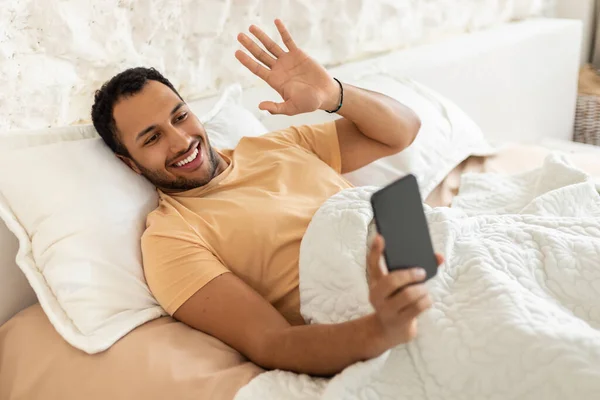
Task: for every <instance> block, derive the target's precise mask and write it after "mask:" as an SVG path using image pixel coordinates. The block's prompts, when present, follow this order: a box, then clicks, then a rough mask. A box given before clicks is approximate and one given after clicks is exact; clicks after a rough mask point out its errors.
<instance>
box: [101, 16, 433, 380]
mask: <svg viewBox="0 0 600 400" xmlns="http://www.w3.org/2000/svg"><path fill="white" fill-rule="evenodd" d="M275 24H276V26H277V29H278V31H279V33H280V34H281V37H282V39H283V43H284V44H285V45H286V47H287V51H284V50H283V49H282V48H281V47H280V46H279V45H277V44H276V43H275V42H274V41H273V40H271V38H269V37H268V36H267V35H266V34H265V33H264V32H263V31H261V30H260V29H259V28H257V27H255V26H251V27H250V32H251V33H252V34H253V35H254V36H255V37H256V38H257V39H258V40H259V41H260V42H261V43H262V44H263V45H264V47H265V48H266V49H267V50H268V52H267V51H265V50H263V49H261V47H259V46H258V45H257V44H256V43H255V42H254V41H253V40H252V39H250V38H249V37H248V36H247V35H245V34H240V35H239V36H238V40H239V41H240V42H241V44H242V45H243V46H244V47H245V48H246V49H247V50H248V51H249V52H250V53H251V54H252V55H253V56H254V57H255V59H256V60H258V61H259V62H260V63H259V62H257V61H256V60H255V59H252V58H251V57H250V56H248V55H247V54H246V53H244V52H242V51H237V52H236V54H235V56H236V58H237V59H238V60H239V61H240V62H241V63H242V64H243V65H244V66H246V67H247V68H248V69H249V70H250V71H252V72H253V73H254V74H256V75H257V76H259V77H260V78H262V79H263V80H265V81H266V82H267V83H268V84H269V85H271V87H273V88H274V89H275V90H276V91H277V92H278V93H279V94H280V95H281V96H282V98H283V100H284V101H283V102H282V103H274V102H268V101H267V102H263V103H261V104H260V105H259V107H260V108H261V109H263V110H267V111H269V112H271V113H273V114H286V115H295V114H300V113H305V112H311V111H314V110H317V109H321V110H328V111H334V110H335V111H337V112H338V113H339V114H340V115H341V116H342V118H340V119H338V120H336V121H335V122H330V123H326V124H321V125H315V126H301V127H292V128H289V129H285V130H283V131H279V132H272V133H269V134H267V135H264V136H262V137H258V138H244V139H242V141H241V142H240V143H239V145H238V146H237V147H236V148H235V149H233V150H220V151H219V150H216V149H214V148H212V147H211V145H210V140H209V138H208V137H207V135H206V132H205V131H204V129H203V127H202V125H201V124H200V122H199V120H198V118H197V117H196V116H195V115H193V114H192V113H191V111H190V109H189V108H188V106H187V104H186V103H185V102H184V101H183V100H182V99H181V97H180V96H179V94H178V93H177V91H176V90H175V89H174V88H173V86H172V85H171V84H170V83H169V81H168V80H166V79H165V78H164V77H163V76H162V75H160V74H159V73H158V72H156V71H155V70H152V69H145V68H135V69H131V70H127V71H125V72H123V73H121V74H119V75H117V76H115V77H114V78H113V79H111V80H110V81H109V82H107V83H106V84H105V85H103V87H102V88H101V89H100V90H99V91H98V92H97V93H96V97H95V104H94V106H93V107H92V118H93V121H94V125H95V127H96V129H97V130H98V132H99V133H100V135H101V136H102V137H103V138H104V140H105V141H106V143H107V144H108V145H109V146H110V147H111V148H112V149H113V150H114V151H115V153H116V154H117V156H118V157H119V158H120V159H121V160H122V161H123V162H125V163H126V164H127V165H128V166H129V167H131V168H132V169H133V170H134V171H135V172H137V173H139V174H142V175H144V176H145V177H146V178H147V179H148V180H150V182H152V183H153V184H154V185H156V187H157V188H158V191H159V197H160V204H159V207H158V208H157V209H156V210H155V211H153V212H152V213H151V214H150V215H149V216H148V219H147V229H146V232H145V233H144V235H143V238H142V252H143V260H144V272H145V275H146V279H147V282H148V284H149V286H150V289H151V290H152V292H153V294H154V295H155V297H156V298H157V300H158V301H159V303H160V304H161V305H162V306H163V307H164V308H165V310H166V311H167V312H168V313H169V314H171V315H173V316H174V317H175V318H176V319H178V320H180V321H182V322H184V323H186V324H187V325H189V326H191V327H193V328H195V329H198V330H201V331H203V332H206V333H208V334H210V335H213V336H214V337H217V338H219V339H220V340H222V341H223V342H225V343H227V344H229V345H231V346H232V347H234V348H235V349H237V350H238V351H240V352H241V353H242V354H244V355H246V356H247V357H248V358H249V359H250V360H252V361H254V362H255V363H256V364H258V365H260V366H262V367H265V368H279V369H286V370H291V371H295V372H300V373H308V374H313V375H330V374H334V373H337V372H339V371H341V370H342V369H343V368H345V367H346V366H348V365H350V364H352V363H354V362H356V361H360V360H365V359H368V358H372V357H374V356H377V355H379V354H381V353H382V352H383V351H385V350H387V349H389V348H391V347H393V346H395V345H397V344H400V343H405V342H407V341H409V340H411V339H412V338H414V337H415V335H416V322H415V318H416V317H417V316H418V315H419V314H420V313H421V312H423V311H424V310H426V309H427V308H428V307H430V305H431V301H430V299H429V296H428V294H427V291H426V289H425V286H424V285H423V284H421V283H420V282H421V281H422V280H423V277H424V272H423V271H422V270H421V269H419V268H414V269H410V270H406V271H399V272H393V273H391V274H388V273H387V271H385V270H384V269H382V268H381V267H380V264H379V260H380V256H381V253H382V250H383V241H382V239H381V237H378V238H377V239H376V240H375V241H374V243H373V245H372V248H371V249H370V252H369V256H368V268H369V275H370V276H369V279H370V300H371V302H372V304H373V306H374V308H375V310H376V311H375V312H374V313H373V314H372V315H369V316H366V317H364V318H360V319H357V320H354V321H350V322H346V323H342V324H334V325H311V326H307V325H304V321H303V319H302V317H301V315H300V309H299V308H300V305H299V290H298V258H299V248H300V241H301V239H302V236H303V235H304V232H305V230H306V228H307V226H308V223H309V222H310V219H311V218H312V216H313V214H314V213H315V212H316V211H317V209H318V208H319V207H320V206H321V204H322V203H323V202H324V201H325V200H326V199H327V198H329V197H330V196H331V195H333V194H335V193H337V192H339V191H341V190H343V189H345V188H348V187H350V185H349V184H348V183H347V182H346V181H345V180H344V179H343V178H342V176H341V175H340V174H342V173H346V172H350V171H353V170H355V169H358V168H360V167H362V166H364V165H367V164H369V163H370V162H372V161H374V160H377V159H379V158H381V157H385V156H389V155H392V154H395V153H398V152H400V151H402V150H403V149H404V148H406V147H407V146H408V145H409V144H410V143H411V142H412V141H413V140H414V138H415V136H416V135H417V132H418V131H419V128H420V121H419V119H418V117H417V116H416V115H415V114H414V113H413V112H412V111H411V110H410V109H408V108H407V107H405V106H403V105H402V104H400V103H398V102H397V101H395V100H393V99H391V98H388V97H386V96H384V95H382V94H379V93H374V92H370V91H367V90H363V89H359V88H356V87H353V86H351V85H348V84H342V83H339V82H338V81H336V80H334V79H333V78H332V77H330V76H329V74H328V73H327V71H326V70H325V69H324V68H323V67H322V66H320V65H319V64H317V63H316V62H315V61H314V60H312V59H311V58H310V57H308V56H307V55H306V54H305V53H304V52H303V51H302V50H300V49H299V48H298V47H297V46H296V44H295V43H294V41H293V40H292V38H291V36H290V34H289V33H288V31H287V30H286V28H285V26H284V25H283V23H282V22H281V21H279V20H276V21H275ZM340 105H341V108H340ZM440 261H441V258H440ZM325 267H326V266H324V268H325Z"/></svg>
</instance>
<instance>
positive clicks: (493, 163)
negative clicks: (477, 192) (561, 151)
mask: <svg viewBox="0 0 600 400" xmlns="http://www.w3.org/2000/svg"><path fill="white" fill-rule="evenodd" d="M550 153H551V150H549V149H547V148H545V147H541V146H534V145H522V144H513V145H507V146H506V147H504V148H502V149H501V150H500V151H499V152H498V154H496V155H494V156H491V157H469V158H467V159H466V160H465V161H463V162H462V163H461V164H460V165H459V166H457V167H456V168H454V169H453V170H452V172H450V173H449V174H448V175H447V176H446V178H445V179H444V181H443V182H442V183H441V184H439V185H438V186H437V187H436V188H435V190H434V191H433V192H431V194H430V195H429V196H428V197H427V199H426V200H425V203H427V204H428V205H430V206H432V207H439V206H444V207H450V205H451V204H452V199H453V198H454V196H456V195H457V194H458V189H459V187H460V180H461V176H462V174H465V173H486V172H487V173H503V174H516V173H520V172H525V171H529V170H532V169H535V168H538V167H540V166H541V165H542V164H543V162H544V159H545V158H546V156H548V155H549V154H550ZM599 155H600V149H599V151H598V152H589V153H583V152H581V153H572V154H568V156H569V159H570V160H571V162H572V163H573V164H574V165H575V166H576V167H578V168H580V169H582V170H583V171H585V172H587V173H589V174H590V175H592V176H593V177H595V178H597V180H599V181H600V157H599Z"/></svg>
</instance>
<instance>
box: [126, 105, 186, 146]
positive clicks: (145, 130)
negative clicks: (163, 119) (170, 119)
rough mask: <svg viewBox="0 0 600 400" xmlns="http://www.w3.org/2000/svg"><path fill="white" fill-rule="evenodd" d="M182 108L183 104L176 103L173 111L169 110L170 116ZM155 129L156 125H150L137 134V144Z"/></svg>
mask: <svg viewBox="0 0 600 400" xmlns="http://www.w3.org/2000/svg"><path fill="white" fill-rule="evenodd" d="M183 106H185V102H183V101H181V102H179V103H177V105H176V106H175V107H173V109H172V110H171V115H173V114H175V113H176V112H177V111H178V110H179V109H180V108H181V107H183ZM155 128H156V125H150V126H149V127H147V128H146V129H144V130H143V131H141V132H140V133H138V134H137V136H136V137H135V141H136V142H137V141H138V140H140V139H141V138H142V137H144V136H145V135H147V134H148V133H150V132H152V131H153V130H154V129H155Z"/></svg>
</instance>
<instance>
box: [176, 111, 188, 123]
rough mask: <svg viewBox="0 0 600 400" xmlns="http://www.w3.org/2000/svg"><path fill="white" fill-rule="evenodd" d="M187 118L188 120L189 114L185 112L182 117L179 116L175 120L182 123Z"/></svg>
mask: <svg viewBox="0 0 600 400" xmlns="http://www.w3.org/2000/svg"><path fill="white" fill-rule="evenodd" d="M186 118H187V113H186V112H184V113H182V114H181V115H179V116H178V117H177V118H175V122H181V121H183V120H184V119H186Z"/></svg>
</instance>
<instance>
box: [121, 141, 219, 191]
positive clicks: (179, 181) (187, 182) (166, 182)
mask: <svg viewBox="0 0 600 400" xmlns="http://www.w3.org/2000/svg"><path fill="white" fill-rule="evenodd" d="M207 148H208V160H206V161H208V174H207V175H206V176H204V177H199V178H195V179H188V178H184V177H181V176H178V177H177V178H175V179H173V178H170V177H169V176H168V175H167V174H165V173H163V172H160V171H153V170H150V169H147V168H145V167H144V166H143V165H140V164H139V163H138V162H137V161H136V160H133V159H132V161H133V162H134V163H135V165H136V166H137V167H138V168H139V169H140V171H141V173H142V175H143V176H144V177H145V178H146V179H148V180H149V181H150V182H151V183H152V184H153V185H154V186H156V187H157V188H158V189H161V190H163V191H166V192H183V191H186V190H191V189H196V188H199V187H201V186H204V185H206V184H207V183H208V182H210V181H211V180H212V179H213V178H214V177H215V175H216V174H217V169H218V167H219V155H218V154H217V152H216V151H215V149H214V148H213V147H212V146H211V145H210V144H208V143H207Z"/></svg>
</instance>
